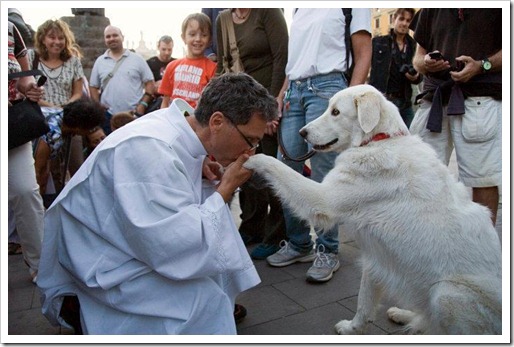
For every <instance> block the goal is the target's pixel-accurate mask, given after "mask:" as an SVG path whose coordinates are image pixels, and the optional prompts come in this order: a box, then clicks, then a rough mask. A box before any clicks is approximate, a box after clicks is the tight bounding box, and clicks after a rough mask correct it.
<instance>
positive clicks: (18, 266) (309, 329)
mask: <svg viewBox="0 0 514 347" xmlns="http://www.w3.org/2000/svg"><path fill="white" fill-rule="evenodd" d="M232 208H233V215H234V217H235V218H236V220H237V219H238V218H239V217H238V215H239V209H238V202H237V200H236V201H235V202H234V203H233V205H232ZM501 211H502V210H501V205H500V209H499V213H498V223H497V230H498V233H499V235H500V239H501V228H502V213H501ZM340 242H341V244H340V253H339V258H340V261H341V268H340V269H339V270H338V271H337V272H336V273H335V275H334V277H333V278H332V280H330V281H329V282H327V283H322V284H311V283H308V282H306V281H305V273H306V271H307V269H308V268H309V266H310V263H300V264H293V265H290V266H287V267H283V268H274V267H271V266H269V265H267V263H266V261H264V260H260V261H255V265H256V268H257V270H258V272H259V275H260V277H261V280H262V283H260V284H259V285H258V286H257V287H255V288H252V289H250V290H248V291H246V292H244V293H242V294H241V295H240V296H239V297H238V299H237V302H238V303H240V304H243V305H244V306H245V307H246V308H247V310H248V316H247V317H246V318H245V319H244V320H243V321H242V322H241V323H240V324H239V325H238V333H239V334H240V335H334V334H335V332H334V325H335V324H336V323H337V322H338V321H339V320H341V319H352V318H353V316H354V314H355V311H356V307H357V293H358V291H359V284H360V277H361V274H360V268H359V266H358V264H357V258H358V256H359V248H358V246H357V245H356V244H355V242H354V241H353V240H351V239H349V238H348V237H347V236H346V235H345V233H344V231H341V234H340ZM250 251H251V248H250ZM4 259H5V258H4ZM2 288H5V283H3V285H2ZM388 307H389V305H387V303H384V305H383V306H382V307H381V308H380V310H379V312H378V313H377V320H376V321H375V322H374V323H373V325H372V326H371V329H370V330H369V335H386V334H401V333H402V331H401V326H399V325H396V324H394V323H392V322H390V321H389V320H388V319H387V318H386V314H385V310H386V309H387V308H388ZM72 333H73V332H72V331H70V330H68V329H64V328H59V327H52V326H51V325H50V324H49V323H48V321H47V320H46V319H45V318H44V316H43V315H42V314H41V304H40V301H39V294H38V291H37V288H36V286H35V285H34V284H32V283H31V281H30V276H29V274H28V271H27V267H26V265H25V264H24V263H23V259H22V256H21V255H11V256H8V334H9V335H61V334H67V335H69V334H72ZM320 338H321V337H320ZM273 341H276V340H273ZM286 341H287V340H286ZM293 341H294V342H302V341H304V342H307V341H308V340H298V339H297V340H290V341H289V342H293ZM321 341H322V340H319V342H321ZM343 341H347V342H348V340H347V339H343V340H341V342H343ZM2 342H4V341H2ZM314 342H316V340H314Z"/></svg>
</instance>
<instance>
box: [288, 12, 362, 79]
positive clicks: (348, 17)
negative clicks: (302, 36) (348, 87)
mask: <svg viewBox="0 0 514 347" xmlns="http://www.w3.org/2000/svg"><path fill="white" fill-rule="evenodd" d="M297 10H298V9H297V8H295V9H293V14H295V13H296V11H297ZM341 10H343V14H344V21H345V28H344V45H345V47H346V72H345V73H344V75H345V77H346V80H347V81H348V83H350V80H351V79H352V72H353V67H354V65H355V64H354V62H353V47H352V38H351V33H350V24H351V22H352V9H351V8H342V9H341Z"/></svg>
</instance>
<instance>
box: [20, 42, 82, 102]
mask: <svg viewBox="0 0 514 347" xmlns="http://www.w3.org/2000/svg"><path fill="white" fill-rule="evenodd" d="M34 54H35V53H34V51H33V50H29V63H30V66H32V62H33V61H34ZM38 69H39V70H41V71H42V72H43V73H44V74H45V75H46V77H48V79H47V80H46V83H45V94H44V95H43V100H45V101H48V102H49V103H51V104H54V105H59V106H62V105H64V104H65V103H67V102H68V100H70V98H71V95H72V92H73V83H74V82H76V81H78V80H80V79H82V78H84V71H83V69H82V64H81V63H80V59H79V58H77V57H75V56H72V57H71V58H70V59H68V60H67V61H65V62H64V63H63V64H62V65H61V66H60V67H58V68H56V69H49V68H48V67H47V66H46V65H45V64H44V63H43V62H42V61H39V64H38Z"/></svg>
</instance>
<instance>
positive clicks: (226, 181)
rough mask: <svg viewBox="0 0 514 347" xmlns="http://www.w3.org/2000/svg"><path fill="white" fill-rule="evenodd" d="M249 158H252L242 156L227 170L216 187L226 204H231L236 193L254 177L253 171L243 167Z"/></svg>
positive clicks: (246, 155)
mask: <svg viewBox="0 0 514 347" xmlns="http://www.w3.org/2000/svg"><path fill="white" fill-rule="evenodd" d="M248 158H250V156H249V155H248V154H246V153H244V154H241V155H240V156H239V158H237V160H236V161H235V162H233V163H231V164H230V165H229V166H227V167H226V168H225V172H224V173H223V178H222V180H221V182H220V183H219V184H218V186H217V187H216V190H217V191H218V193H220V194H221V196H222V197H223V200H225V202H229V201H230V199H231V198H232V195H233V194H234V191H235V190H236V189H237V188H238V187H239V186H241V185H242V184H243V183H245V182H246V181H247V180H248V179H249V178H250V177H252V171H251V170H248V169H245V168H244V167H243V164H244V163H245V162H246V161H247V160H248Z"/></svg>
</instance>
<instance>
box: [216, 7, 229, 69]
mask: <svg viewBox="0 0 514 347" xmlns="http://www.w3.org/2000/svg"><path fill="white" fill-rule="evenodd" d="M227 13H228V14H230V9H227V10H223V11H221V12H220V14H219V18H220V24H221V38H222V40H223V72H227V71H229V70H230V69H229V66H228V55H229V52H228V41H227V40H228V23H227V22H228V21H227V17H228V15H227ZM230 20H232V19H230Z"/></svg>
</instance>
